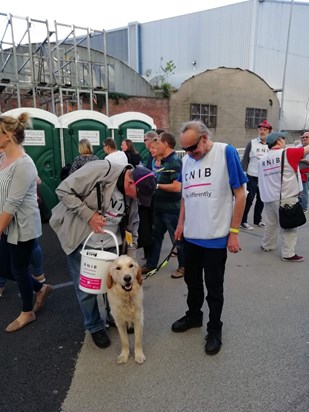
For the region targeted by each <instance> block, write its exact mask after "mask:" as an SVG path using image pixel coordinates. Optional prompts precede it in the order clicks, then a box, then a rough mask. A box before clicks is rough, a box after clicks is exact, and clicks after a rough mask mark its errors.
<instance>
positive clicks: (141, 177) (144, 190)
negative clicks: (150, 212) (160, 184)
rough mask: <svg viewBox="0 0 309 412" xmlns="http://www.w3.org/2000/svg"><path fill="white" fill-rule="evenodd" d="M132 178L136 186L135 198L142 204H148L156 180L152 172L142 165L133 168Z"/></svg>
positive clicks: (149, 203)
mask: <svg viewBox="0 0 309 412" xmlns="http://www.w3.org/2000/svg"><path fill="white" fill-rule="evenodd" d="M133 180H134V183H135V185H136V188H137V198H138V201H139V203H140V204H141V205H142V206H146V207H148V206H150V205H151V198H152V195H153V194H154V191H155V189H156V185H157V180H156V178H155V175H154V173H153V172H152V171H151V170H149V169H147V168H146V167H143V166H137V167H136V168H135V169H134V170H133Z"/></svg>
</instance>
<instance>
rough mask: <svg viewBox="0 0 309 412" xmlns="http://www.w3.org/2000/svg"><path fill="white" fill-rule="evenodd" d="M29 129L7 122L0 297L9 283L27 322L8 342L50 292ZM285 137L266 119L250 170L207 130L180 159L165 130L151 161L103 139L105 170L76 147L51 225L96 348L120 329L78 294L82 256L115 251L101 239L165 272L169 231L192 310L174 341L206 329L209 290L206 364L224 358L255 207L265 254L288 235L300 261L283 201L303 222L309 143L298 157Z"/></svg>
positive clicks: (191, 125) (193, 131)
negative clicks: (230, 265)
mask: <svg viewBox="0 0 309 412" xmlns="http://www.w3.org/2000/svg"><path fill="white" fill-rule="evenodd" d="M29 122H30V119H29V116H28V115H27V114H26V113H22V114H21V115H20V116H19V117H18V118H17V119H15V118H13V117H8V116H0V153H1V155H0V236H1V239H0V261H1V267H0V297H1V296H2V294H3V293H4V287H5V283H6V280H7V279H11V280H14V281H15V282H16V283H17V285H18V288H19V292H20V295H21V298H22V311H21V313H20V314H19V316H18V317H17V318H16V319H15V320H14V321H13V322H12V323H11V324H9V325H8V326H7V328H6V331H7V332H15V331H17V330H19V329H21V328H23V327H24V326H26V325H28V324H29V323H31V322H33V321H34V320H35V319H36V313H37V312H38V311H39V310H40V309H41V308H42V306H43V305H44V303H45V301H46V298H47V297H48V295H49V294H50V293H51V292H52V287H51V286H50V285H49V284H46V278H45V274H44V270H43V260H42V251H41V248H40V244H39V241H38V239H39V237H40V236H41V234H42V227H41V220H40V213H39V207H38V200H37V182H38V174H37V170H36V167H35V165H34V163H33V161H32V159H31V158H30V157H29V156H28V155H27V154H26V153H25V151H24V149H23V146H22V143H23V140H24V131H25V128H26V127H28V126H29ZM286 136H287V135H286V133H283V132H273V131H272V126H271V125H270V124H269V123H268V121H267V120H263V121H262V122H261V123H259V124H258V136H257V137H256V138H254V139H252V140H251V141H250V142H249V143H248V145H247V146H246V148H245V153H244V156H243V159H242V163H241V162H240V158H239V155H238V152H237V150H236V149H235V148H234V147H233V146H231V145H229V144H226V143H219V142H213V141H212V138H211V133H210V131H209V129H208V128H207V127H206V126H205V124H204V123H202V122H200V121H190V122H187V123H185V124H184V125H183V126H182V129H181V132H180V136H179V144H180V147H181V148H182V150H183V151H184V152H185V156H184V157H183V158H182V159H180V158H179V157H178V155H177V154H176V152H175V147H176V138H175V136H174V135H172V134H171V133H169V132H167V131H164V130H157V131H149V132H147V133H145V135H144V144H145V146H146V148H147V155H146V156H144V158H142V157H141V155H140V154H139V152H138V151H137V150H136V149H135V147H134V143H133V142H132V141H131V140H130V139H124V140H123V141H122V143H121V149H122V150H118V148H117V145H116V142H115V141H114V140H113V139H111V138H107V139H105V141H104V144H103V151H104V154H105V158H104V159H103V160H100V159H99V158H98V157H97V156H95V155H94V154H93V149H92V146H91V144H90V142H89V141H88V140H87V139H83V140H81V141H80V142H79V146H78V150H79V156H77V157H76V158H75V159H74V161H73V164H72V166H71V167H70V170H69V171H68V176H67V177H65V178H64V179H63V180H62V182H61V183H60V185H59V186H58V187H57V189H56V194H57V196H58V199H59V203H58V204H57V205H56V206H55V207H54V208H53V210H52V216H51V219H50V222H49V223H50V225H51V227H52V229H53V230H54V231H55V233H56V235H57V237H58V239H59V242H60V244H61V247H62V249H63V251H64V253H65V254H66V257H67V265H68V271H69V273H70V275H71V277H72V280H73V283H74V287H75V291H76V295H77V299H78V302H79V306H80V310H81V312H82V315H83V319H84V327H85V329H86V330H88V331H89V333H90V334H91V336H92V339H93V342H94V343H95V344H96V345H97V346H98V347H100V348H106V347H108V346H109V345H110V339H109V337H108V334H107V332H106V326H107V325H106V322H109V324H110V325H112V324H113V319H112V317H111V315H110V314H109V313H108V316H109V318H108V316H107V317H106V318H105V317H104V316H102V314H101V313H100V310H99V306H98V301H97V295H94V294H90V293H87V292H84V291H82V290H81V289H80V288H79V274H80V263H81V254H80V251H81V249H82V247H83V244H84V242H85V240H86V238H88V236H89V234H90V233H91V232H93V236H91V238H90V240H89V243H87V246H89V247H91V248H93V249H102V248H103V249H104V250H106V251H110V252H115V245H114V244H113V240H112V239H111V238H110V236H108V235H107V234H106V233H104V229H108V230H109V231H111V232H113V233H114V234H115V236H116V238H117V241H118V244H119V246H120V250H121V253H126V254H128V255H130V256H131V257H133V258H136V250H137V249H138V248H143V249H144V258H145V260H146V262H145V264H144V265H143V266H142V272H143V273H144V274H147V273H148V272H150V271H152V270H153V269H155V268H156V267H157V266H158V262H159V260H160V254H161V248H162V242H163V239H164V236H165V234H166V232H168V234H169V237H170V241H171V247H175V249H174V253H175V255H176V256H177V260H178V268H177V270H176V271H175V272H173V273H172V274H171V277H172V278H174V279H178V278H184V281H185V283H186V286H187V289H188V294H187V302H186V303H187V311H186V313H185V315H184V316H182V317H181V318H179V319H178V320H176V321H175V322H174V323H173V324H172V326H171V327H172V331H173V332H176V333H179V332H185V331H187V330H189V329H191V328H196V327H201V326H202V325H203V311H202V307H203V304H204V299H205V292H204V284H205V287H206V291H207V293H206V302H207V305H208V309H209V313H208V321H207V326H206V328H207V336H206V338H205V339H206V343H205V352H206V354H208V355H215V354H217V353H218V352H219V351H220V349H221V345H222V325H223V323H222V320H221V316H222V310H223V302H224V293H223V285H224V274H225V265H226V259H227V252H228V251H229V252H230V253H238V252H239V251H240V250H241V245H240V240H239V231H240V229H242V230H244V231H248V230H249V231H250V230H253V229H254V227H253V226H251V225H250V224H249V223H248V214H249V211H250V208H251V206H252V204H253V201H254V199H255V198H256V203H255V207H254V213H253V224H254V225H256V226H257V227H260V228H263V230H264V237H263V240H262V243H261V249H262V250H263V251H265V252H269V251H271V250H273V249H275V248H276V247H277V241H278V235H279V230H280V234H281V237H282V247H281V258H282V260H283V261H285V262H301V261H303V257H302V256H299V255H297V254H296V253H295V247H296V241H297V228H292V229H282V228H280V224H279V215H278V210H279V205H280V204H281V202H285V204H286V203H288V204H290V205H293V204H295V203H296V202H297V201H300V202H301V205H302V208H303V210H304V211H305V212H306V211H307V207H308V192H307V191H308V179H307V173H309V168H308V167H307V163H306V162H308V160H306V159H305V158H306V156H308V157H309V132H304V133H303V134H302V137H301V144H300V145H299V147H293V148H287V149H286V148H285V139H286ZM142 162H143V164H142ZM308 163H309V162H308ZM300 164H301V169H300V167H299V165H300ZM262 213H263V217H264V219H263V220H262ZM31 264H32V265H33V270H32V271H31ZM33 292H34V293H35V296H36V300H35V303H34V302H33ZM105 299H106V308H107V312H108V307H109V305H108V301H107V298H106V297H105Z"/></svg>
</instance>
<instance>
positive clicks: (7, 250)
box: [0, 235, 43, 312]
mask: <svg viewBox="0 0 309 412" xmlns="http://www.w3.org/2000/svg"><path fill="white" fill-rule="evenodd" d="M33 242H34V239H32V240H28V241H27V242H18V243H17V245H13V244H11V243H8V242H7V236H6V235H1V239H0V262H1V265H0V275H1V279H2V281H1V282H2V283H3V280H5V279H11V280H14V281H16V282H17V285H18V288H19V292H20V295H21V298H22V311H23V312H30V311H31V310H32V309H33V291H35V292H38V291H39V290H41V289H42V287H43V285H42V284H41V283H39V282H38V281H37V280H35V279H33V278H32V276H31V275H30V273H29V263H30V255H31V251H32V249H33Z"/></svg>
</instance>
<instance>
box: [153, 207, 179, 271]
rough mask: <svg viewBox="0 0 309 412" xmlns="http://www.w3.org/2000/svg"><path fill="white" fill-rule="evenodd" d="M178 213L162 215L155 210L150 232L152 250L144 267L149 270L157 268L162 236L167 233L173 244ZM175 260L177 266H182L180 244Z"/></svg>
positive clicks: (162, 213)
mask: <svg viewBox="0 0 309 412" xmlns="http://www.w3.org/2000/svg"><path fill="white" fill-rule="evenodd" d="M178 217H179V213H178V212H177V213H164V212H160V211H156V210H155V215H154V226H153V231H152V248H151V253H150V255H149V256H148V257H147V263H146V266H147V267H149V268H155V267H157V266H158V262H159V259H160V253H161V248H162V243H163V239H164V235H165V233H166V232H168V233H169V236H170V239H171V242H172V243H174V233H175V230H176V227H177V223H178ZM177 258H178V266H179V267H183V266H184V258H183V245H182V242H180V244H179V246H177Z"/></svg>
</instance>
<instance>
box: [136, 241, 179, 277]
mask: <svg viewBox="0 0 309 412" xmlns="http://www.w3.org/2000/svg"><path fill="white" fill-rule="evenodd" d="M179 242H180V241H179V240H175V242H174V243H173V246H172V249H171V251H170V252H169V254H168V255H167V256H166V258H165V259H164V260H162V262H161V263H160V264H159V265H158V266H157V267H156V268H155V269H152V270H150V271H149V272H147V273H146V274H145V275H144V276H143V280H145V279H147V278H149V277H150V276H153V275H155V274H156V273H157V272H158V271H159V270H160V269H161V268H164V266H166V265H167V262H168V261H169V260H170V258H171V256H172V254H173V251H174V249H175V247H176V246H177V245H178V243H179Z"/></svg>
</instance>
